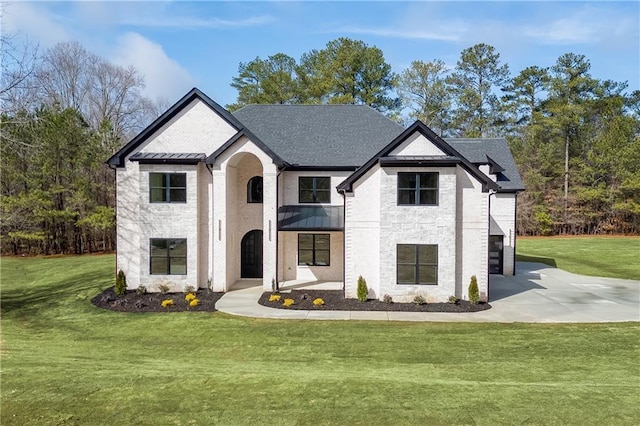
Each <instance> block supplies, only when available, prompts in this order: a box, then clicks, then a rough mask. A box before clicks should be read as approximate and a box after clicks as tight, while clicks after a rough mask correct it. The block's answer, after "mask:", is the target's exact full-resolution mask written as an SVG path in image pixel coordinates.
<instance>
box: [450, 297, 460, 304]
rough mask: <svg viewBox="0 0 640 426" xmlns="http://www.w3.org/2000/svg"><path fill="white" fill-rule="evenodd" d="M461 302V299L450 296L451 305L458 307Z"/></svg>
mask: <svg viewBox="0 0 640 426" xmlns="http://www.w3.org/2000/svg"><path fill="white" fill-rule="evenodd" d="M459 301H460V299H458V298H457V297H456V296H449V303H451V304H452V305H457V304H458V302H459Z"/></svg>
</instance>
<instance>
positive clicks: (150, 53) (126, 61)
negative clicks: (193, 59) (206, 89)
mask: <svg viewBox="0 0 640 426" xmlns="http://www.w3.org/2000/svg"><path fill="white" fill-rule="evenodd" d="M112 60H113V62H115V63H116V64H118V65H122V66H128V65H133V66H134V67H135V68H136V69H137V70H138V71H139V72H140V73H141V74H142V75H143V76H144V79H145V83H146V89H145V95H146V96H148V97H149V98H151V99H159V98H164V99H167V100H169V101H170V102H173V101H174V100H177V99H178V98H179V97H180V96H182V95H184V94H185V93H186V92H187V91H188V90H189V89H190V88H191V87H193V86H194V79H193V77H192V76H191V75H190V74H189V72H188V71H187V70H186V69H184V68H183V67H182V66H180V64H178V63H177V62H176V61H174V60H173V59H171V58H169V57H168V56H167V54H166V53H165V51H164V49H163V48H162V46H161V45H159V44H157V43H154V42H153V41H151V40H148V39H146V38H144V37H143V36H141V35H140V34H138V33H134V32H129V33H126V34H124V35H123V36H121V37H120V38H119V40H118V43H117V46H116V48H115V52H114V54H113V58H112Z"/></svg>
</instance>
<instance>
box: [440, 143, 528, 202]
mask: <svg viewBox="0 0 640 426" xmlns="http://www.w3.org/2000/svg"><path fill="white" fill-rule="evenodd" d="M445 141H446V142H447V143H448V144H450V145H451V146H452V147H453V148H454V149H455V150H456V151H458V152H459V153H460V154H462V155H464V156H465V157H466V158H467V160H469V161H470V162H472V163H473V164H476V165H480V164H491V163H492V161H491V160H493V162H494V163H497V165H499V166H501V167H502V168H503V169H504V170H503V171H502V172H499V173H498V175H497V177H498V182H497V183H498V185H500V188H501V190H502V191H524V183H522V179H521V178H520V173H518V168H517V167H516V163H515V161H514V160H513V155H511V150H510V149H509V144H508V143H507V141H506V140H505V139H503V138H482V139H445Z"/></svg>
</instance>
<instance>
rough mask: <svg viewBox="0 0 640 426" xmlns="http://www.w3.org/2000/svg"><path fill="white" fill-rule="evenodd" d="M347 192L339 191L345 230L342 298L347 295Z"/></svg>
mask: <svg viewBox="0 0 640 426" xmlns="http://www.w3.org/2000/svg"><path fill="white" fill-rule="evenodd" d="M345 192H346V191H345V190H344V189H343V190H338V194H340V195H342V206H343V207H342V214H343V217H342V223H343V226H344V228H343V229H342V296H343V297H344V295H345V294H346V291H347V262H346V260H347V235H346V233H347V221H346V217H347V196H346V194H345Z"/></svg>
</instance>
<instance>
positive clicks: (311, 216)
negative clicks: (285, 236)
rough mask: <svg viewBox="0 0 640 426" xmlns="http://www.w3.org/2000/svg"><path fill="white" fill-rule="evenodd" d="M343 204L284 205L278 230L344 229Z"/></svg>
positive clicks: (279, 218) (279, 213) (280, 209)
mask: <svg viewBox="0 0 640 426" xmlns="http://www.w3.org/2000/svg"><path fill="white" fill-rule="evenodd" d="M343 230H344V207H343V206H317V205H316V206H282V207H280V208H279V209H278V231H343Z"/></svg>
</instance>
